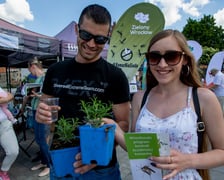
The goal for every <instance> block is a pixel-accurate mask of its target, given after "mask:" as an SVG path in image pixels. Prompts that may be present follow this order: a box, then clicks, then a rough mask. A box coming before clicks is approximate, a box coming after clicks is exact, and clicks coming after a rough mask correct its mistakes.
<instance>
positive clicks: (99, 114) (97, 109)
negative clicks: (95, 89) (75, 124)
mask: <svg viewBox="0 0 224 180" xmlns="http://www.w3.org/2000/svg"><path fill="white" fill-rule="evenodd" d="M81 110H82V111H83V112H84V113H85V114H86V116H85V121H86V122H87V123H89V124H90V125H92V126H93V127H99V126H101V125H102V118H103V117H108V116H110V111H111V110H112V103H109V104H107V103H103V102H102V101H101V100H98V99H97V97H93V98H91V101H90V102H85V101H83V100H81Z"/></svg>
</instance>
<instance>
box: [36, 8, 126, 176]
mask: <svg viewBox="0 0 224 180" xmlns="http://www.w3.org/2000/svg"><path fill="white" fill-rule="evenodd" d="M110 25H111V16H110V14H109V12H108V11H107V9H105V8H104V7H102V6H99V5H96V4H94V5H90V6H87V7H86V8H85V9H84V10H83V11H82V13H81V15H80V19H79V23H78V25H77V26H76V27H75V31H76V33H77V44H78V54H77V55H76V57H75V58H74V59H72V60H68V61H63V62H59V63H56V64H54V65H52V66H51V67H50V68H49V69H48V71H47V73H46V76H45V81H44V84H43V89H42V92H43V96H42V97H43V98H44V97H59V98H60V102H59V106H60V107H61V110H60V111H59V117H61V116H64V117H66V118H67V117H68V118H69V117H78V118H79V119H83V118H82V117H83V114H82V113H81V112H80V100H84V101H88V100H90V98H92V97H97V98H98V99H100V100H101V101H103V102H104V103H109V102H112V103H113V108H112V109H113V111H112V113H113V116H114V120H116V122H117V124H118V125H119V126H120V127H121V128H122V129H123V130H124V131H128V127H129V110H130V103H129V100H130V96H129V85H128V80H127V78H126V76H125V74H124V72H123V71H122V70H121V69H120V68H118V67H115V66H114V65H112V64H110V63H108V62H107V61H105V60H104V59H102V58H101V57H100V53H101V52H102V50H103V48H104V45H105V43H106V42H107V41H108V39H109V37H108V36H109V32H110ZM47 108H48V106H47V105H45V104H43V103H40V104H39V106H38V110H37V114H36V119H37V121H38V122H41V123H45V124H51V123H52V122H51V115H50V113H49V111H48V109H47ZM74 170H75V171H76V173H80V174H82V175H81V176H80V177H78V178H75V177H73V178H72V177H70V178H69V177H64V178H57V177H56V176H55V175H54V174H53V175H52V174H51V177H50V179H51V180H59V179H60V180H62V179H84V180H85V179H91V180H92V179H93V180H94V179H101V180H114V179H116V180H119V179H121V177H120V171H119V166H118V163H117V158H116V153H115V149H114V153H113V158H112V160H111V162H110V163H109V165H108V166H96V165H95V164H91V165H84V164H82V163H81V161H78V162H76V163H75V169H74Z"/></svg>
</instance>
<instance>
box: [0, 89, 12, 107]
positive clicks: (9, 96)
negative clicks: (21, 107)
mask: <svg viewBox="0 0 224 180" xmlns="http://www.w3.org/2000/svg"><path fill="white" fill-rule="evenodd" d="M13 98H14V97H13V95H12V94H11V93H9V92H7V96H6V97H1V98H0V104H5V103H8V102H10V101H12V100H13Z"/></svg>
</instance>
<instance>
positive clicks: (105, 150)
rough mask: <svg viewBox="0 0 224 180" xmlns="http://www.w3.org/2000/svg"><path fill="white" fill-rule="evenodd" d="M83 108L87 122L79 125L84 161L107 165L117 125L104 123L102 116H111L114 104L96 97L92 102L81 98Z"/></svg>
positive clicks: (110, 156)
mask: <svg viewBox="0 0 224 180" xmlns="http://www.w3.org/2000/svg"><path fill="white" fill-rule="evenodd" d="M81 110H82V111H83V112H84V113H85V119H84V121H85V122H86V124H85V125H82V126H79V133H80V148H81V153H82V162H83V163H84V164H92V163H96V164H98V165H105V166H106V165H108V164H109V162H110V160H111V159H112V153H113V147H114V133H115V125H112V124H103V121H102V118H103V117H108V116H110V112H111V110H112V104H111V103H109V104H106V103H103V102H102V101H101V100H98V99H97V98H96V97H94V98H91V101H90V102H85V101H83V100H81Z"/></svg>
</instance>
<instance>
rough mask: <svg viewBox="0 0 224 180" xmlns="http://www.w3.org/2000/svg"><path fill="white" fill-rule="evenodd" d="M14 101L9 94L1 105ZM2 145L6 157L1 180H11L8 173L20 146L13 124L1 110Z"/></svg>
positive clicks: (0, 131) (0, 132)
mask: <svg viewBox="0 0 224 180" xmlns="http://www.w3.org/2000/svg"><path fill="white" fill-rule="evenodd" d="M12 99H13V95H12V94H11V93H9V92H7V96H6V97H1V98H0V104H1V105H2V104H5V103H8V102H10V101H11V100H12ZM0 144H1V146H2V148H3V149H4V151H5V157H4V159H3V161H2V163H1V170H0V179H1V180H10V178H9V175H8V171H9V170H10V168H11V166H12V165H13V163H14V162H15V160H16V158H17V156H18V154H19V145H18V141H17V137H16V135H15V132H14V129H13V126H12V123H11V122H10V121H9V120H8V117H7V115H6V114H5V113H4V112H3V110H2V108H0Z"/></svg>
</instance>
